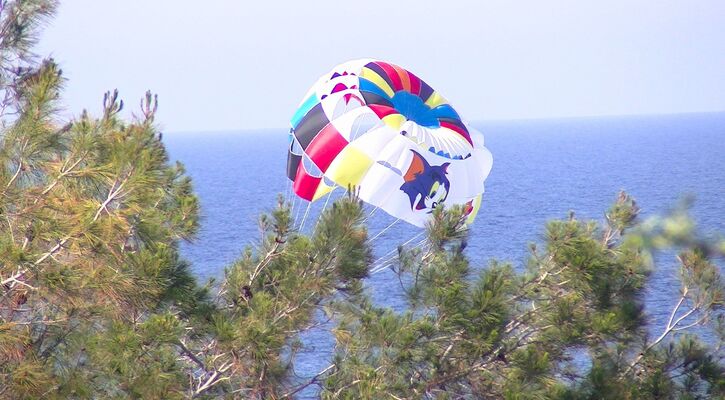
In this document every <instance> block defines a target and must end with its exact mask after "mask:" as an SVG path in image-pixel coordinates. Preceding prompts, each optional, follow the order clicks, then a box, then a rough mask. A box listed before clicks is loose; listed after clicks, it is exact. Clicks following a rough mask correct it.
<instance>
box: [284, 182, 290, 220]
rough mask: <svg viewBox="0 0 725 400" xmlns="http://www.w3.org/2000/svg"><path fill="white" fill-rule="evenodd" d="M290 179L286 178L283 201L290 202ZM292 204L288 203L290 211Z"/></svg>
mask: <svg viewBox="0 0 725 400" xmlns="http://www.w3.org/2000/svg"><path fill="white" fill-rule="evenodd" d="M291 189H292V181H291V180H289V179H287V184H286V185H285V187H284V201H285V203H290V199H291V197H290V194H291V192H292V190H291ZM291 207H292V205H291V204H290V212H292V208H291Z"/></svg>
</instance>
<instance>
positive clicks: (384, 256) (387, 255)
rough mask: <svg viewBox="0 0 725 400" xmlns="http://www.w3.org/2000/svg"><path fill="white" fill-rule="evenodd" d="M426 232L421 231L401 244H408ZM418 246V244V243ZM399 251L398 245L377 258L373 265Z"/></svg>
mask: <svg viewBox="0 0 725 400" xmlns="http://www.w3.org/2000/svg"><path fill="white" fill-rule="evenodd" d="M424 233H425V231H422V232H419V233H418V234H417V235H415V236H413V237H412V238H410V239H408V241H406V242H405V243H403V244H401V245H400V246H406V245H408V244H410V242H412V241H414V240H415V239H417V238H419V237H420V236H421V235H423V234H424ZM416 247H417V245H416ZM397 251H398V247H396V248H394V249H393V250H390V251H389V252H387V253H385V254H383V255H382V256H380V258H378V259H377V260H375V261H373V265H375V264H377V263H379V262H380V261H382V260H383V259H386V258H388V257H389V256H390V255H391V254H393V253H395V252H397Z"/></svg>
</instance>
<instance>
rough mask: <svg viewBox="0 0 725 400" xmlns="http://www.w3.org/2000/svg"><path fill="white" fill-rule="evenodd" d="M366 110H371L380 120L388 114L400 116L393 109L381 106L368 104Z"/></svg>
mask: <svg viewBox="0 0 725 400" xmlns="http://www.w3.org/2000/svg"><path fill="white" fill-rule="evenodd" d="M368 108H369V109H371V110H373V112H374V113H375V114H376V115H377V116H378V118H380V119H383V118H385V117H387V116H388V115H390V114H400V113H399V112H398V110H396V109H394V108H393V107H388V106H384V105H381V104H368Z"/></svg>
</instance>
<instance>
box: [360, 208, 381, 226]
mask: <svg viewBox="0 0 725 400" xmlns="http://www.w3.org/2000/svg"><path fill="white" fill-rule="evenodd" d="M378 208H380V206H375V208H373V210H372V211H370V214H368V216H367V217H365V220H364V222H368V220H369V219H370V217H372V216H373V214H375V211H378Z"/></svg>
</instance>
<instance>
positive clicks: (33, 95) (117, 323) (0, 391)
mask: <svg viewBox="0 0 725 400" xmlns="http://www.w3.org/2000/svg"><path fill="white" fill-rule="evenodd" d="M54 8H55V2H53V1H40V0H38V1H3V2H2V10H1V11H0V30H1V32H2V36H0V38H1V40H2V41H1V42H0V54H2V57H1V58H0V63H2V64H1V67H2V68H1V71H2V77H1V78H0V84H2V93H3V96H4V97H3V98H4V100H3V102H2V112H3V114H2V132H1V133H0V219H1V220H2V224H0V226H1V228H0V397H3V398H68V397H91V396H92V397H98V396H101V397H109V396H116V395H120V394H125V395H128V396H137V397H143V398H169V397H174V396H177V397H183V395H184V394H185V393H186V392H185V391H186V386H187V385H186V384H185V379H186V374H185V373H184V371H183V367H184V364H183V363H180V362H179V361H178V359H177V357H176V353H175V347H174V346H175V343H176V342H178V341H179V339H178V338H179V337H180V336H181V334H182V333H183V329H182V326H181V325H180V322H179V319H180V318H179V316H180V315H191V314H193V313H195V312H197V311H198V307H197V305H196V304H195V302H196V301H198V302H200V303H203V302H204V290H203V289H200V288H198V287H197V286H196V283H195V281H194V278H193V276H192V275H191V274H190V271H189V268H188V265H187V264H186V263H184V262H183V261H182V260H181V259H180V258H179V255H178V241H179V240H180V239H188V238H190V237H191V236H192V235H193V234H194V232H195V231H196V229H197V226H198V202H197V200H196V198H195V196H194V195H193V191H192V187H191V182H190V180H189V178H188V177H186V176H184V170H183V167H182V166H181V165H180V164H176V165H170V164H169V162H168V157H167V154H166V151H165V149H164V147H163V145H162V144H161V143H160V141H159V134H158V131H157V128H156V127H155V125H154V112H155V110H156V107H157V102H156V98H155V97H154V96H151V95H150V94H147V95H146V97H145V98H144V99H143V100H142V105H141V106H142V107H141V114H142V117H141V118H139V119H137V120H135V121H133V122H131V123H126V122H123V121H122V120H120V119H119V118H118V112H119V111H120V110H121V108H122V107H123V103H122V102H121V101H119V100H118V94H117V92H113V93H107V94H106V96H105V98H104V102H103V110H102V115H101V116H100V117H99V118H93V117H91V116H90V114H89V113H87V112H83V113H82V115H81V116H80V117H79V118H78V119H76V120H74V121H71V122H70V123H68V124H65V125H60V126H59V125H58V123H57V120H56V118H57V117H56V107H57V101H58V98H59V95H60V91H61V89H62V85H63V83H64V80H63V77H62V72H61V70H60V69H59V68H58V66H57V64H55V62H53V60H50V59H48V60H43V61H41V62H36V61H35V58H34V57H33V56H32V54H30V52H29V51H30V46H31V45H32V44H33V42H34V40H35V35H36V34H37V29H38V28H39V27H40V26H41V25H42V23H43V21H44V20H45V19H46V18H47V17H48V16H49V15H50V14H52V12H53V10H54ZM172 347H173V348H172ZM151 382H153V384H150V383H151Z"/></svg>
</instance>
